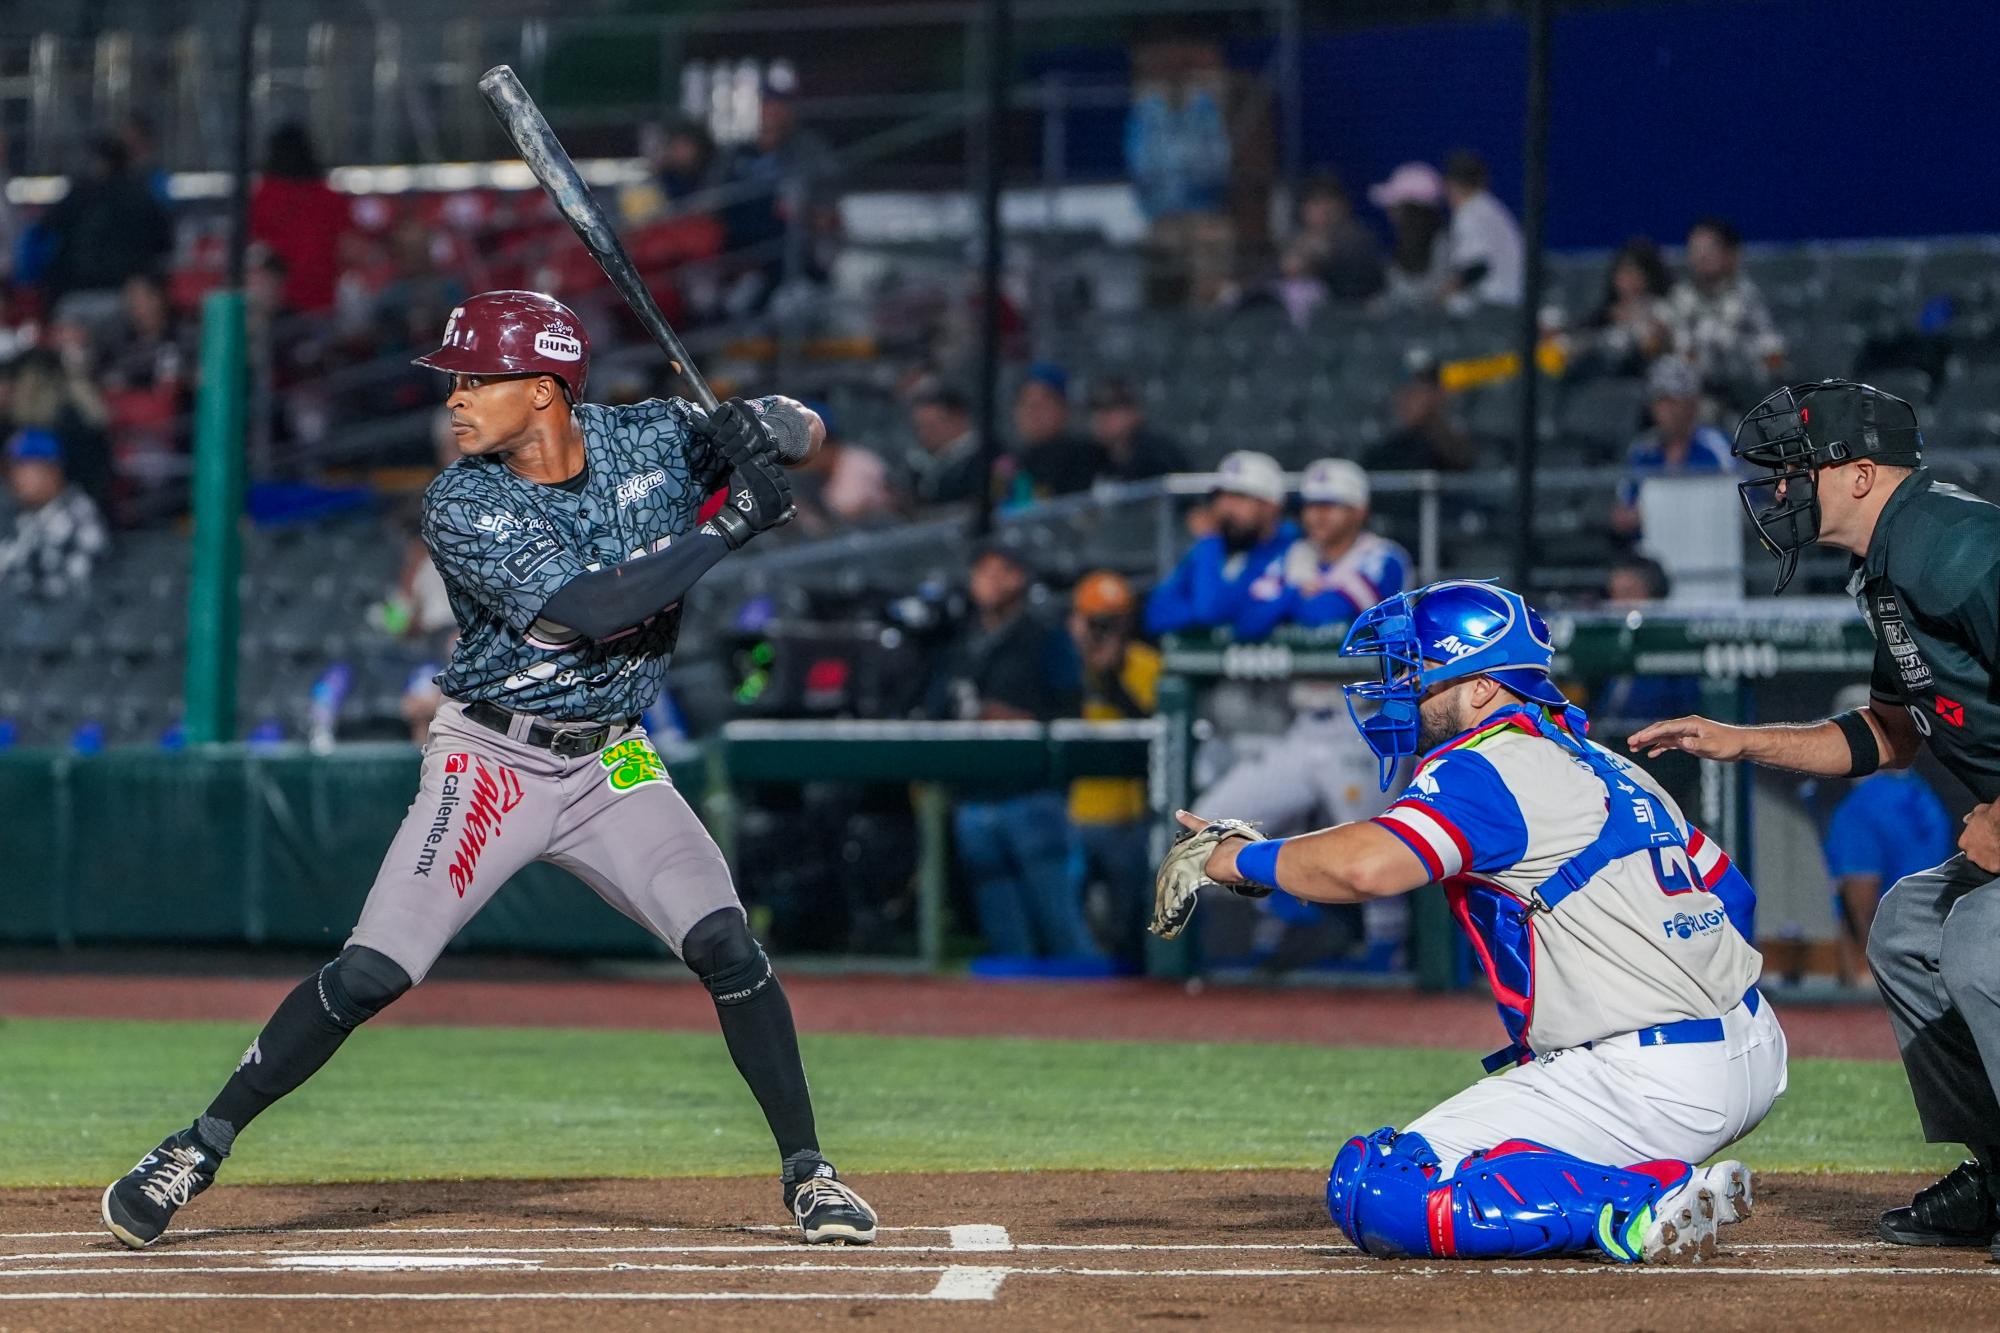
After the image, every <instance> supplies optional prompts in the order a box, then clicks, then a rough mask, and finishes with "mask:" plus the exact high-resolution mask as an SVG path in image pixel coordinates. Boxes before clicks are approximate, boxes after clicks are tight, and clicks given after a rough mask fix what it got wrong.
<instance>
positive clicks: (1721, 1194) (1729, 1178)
mask: <svg viewBox="0 0 2000 1333" xmlns="http://www.w3.org/2000/svg"><path fill="white" fill-rule="evenodd" d="M1695 1176H1696V1178H1697V1179H1699V1180H1700V1181H1701V1183H1702V1184H1704V1185H1706V1186H1708V1187H1709V1188H1710V1189H1711V1190H1713V1191H1715V1222H1716V1225H1717V1226H1729V1225H1730V1224H1732V1223H1736V1222H1747V1221H1749V1220H1750V1203H1751V1199H1750V1168H1749V1167H1747V1166H1745V1165H1743V1163H1741V1162H1737V1161H1728V1162H1717V1163H1716V1164H1715V1165H1714V1166H1704V1167H1702V1168H1700V1169H1699V1170H1698V1171H1696V1172H1695Z"/></svg>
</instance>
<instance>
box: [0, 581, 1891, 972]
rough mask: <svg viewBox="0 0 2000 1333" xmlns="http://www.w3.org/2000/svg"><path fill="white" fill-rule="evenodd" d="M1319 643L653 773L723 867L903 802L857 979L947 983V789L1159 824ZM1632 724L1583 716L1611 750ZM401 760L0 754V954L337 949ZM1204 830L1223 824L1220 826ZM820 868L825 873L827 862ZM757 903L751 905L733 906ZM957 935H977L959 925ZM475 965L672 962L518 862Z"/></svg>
mask: <svg viewBox="0 0 2000 1333" xmlns="http://www.w3.org/2000/svg"><path fill="white" fill-rule="evenodd" d="M1551 627H1552V629H1553V631H1554V634H1555V636H1556V643H1557V648H1558V656H1557V670H1558V672H1559V673H1560V675H1561V676H1562V677H1563V679H1564V680H1565V682H1566V683H1568V684H1572V685H1575V686H1576V687H1578V692H1579V694H1580V695H1581V696H1582V697H1583V698H1584V699H1585V702H1586V703H1587V704H1588V703H1590V702H1591V701H1592V700H1593V698H1594V697H1603V696H1604V682H1606V681H1608V680H1612V679H1615V678H1617V677H1619V676H1623V675H1632V674H1639V675H1647V676H1652V677H1656V678H1669V679H1679V680H1681V681H1683V682H1686V683H1687V684H1688V686H1689V688H1690V689H1691V691H1692V698H1693V699H1694V701H1695V704H1696V706H1698V707H1700V708H1701V709H1702V710H1703V711H1704V712H1707V713H1709V714H1710V715H1712V716H1716V717H1721V718H1738V719H1743V720H1788V719H1793V718H1803V717H1812V716H1823V715H1824V711H1823V710H1824V708H1825V705H1826V701H1827V699H1828V698H1829V697H1830V694H1831V692H1832V690H1833V689H1835V688H1837V687H1838V686H1839V685H1841V684H1846V683H1853V682H1856V681H1861V680H1864V679H1866V675H1867V672H1868V668H1869V665H1870V661H1871V658H1872V652H1873V647H1872V641H1871V640H1870V638H1869V635H1868V631H1867V628H1866V626H1865V625H1864V624H1863V623H1862V621H1861V619H1860V617H1859V615H1858V614H1857V613H1856V612H1855V610H1854V608H1853V606H1852V604H1851V603H1847V602H1844V601H1840V600H1835V599H1818V600H1800V601H1792V602H1782V601H1760V602H1756V603H1750V604H1746V605H1743V606H1738V607H1723V608H1713V609H1675V608H1667V607H1662V608H1656V609H1645V610H1630V611H1625V612H1619V613H1611V614H1602V613H1592V614H1581V615H1557V616H1555V617H1553V618H1552V621H1551ZM1339 639H1340V634H1339V632H1338V631H1336V630H1327V631H1302V630H1296V629H1285V630H1280V631H1279V632H1278V634H1277V635H1276V636H1274V637H1273V638H1272V639H1270V640H1268V641H1265V642H1261V643H1254V644H1239V643H1233V642H1231V641H1230V640H1229V639H1228V637H1227V635H1226V634H1217V635H1214V636H1200V637H1185V636H1183V637H1175V638H1171V639H1169V641H1168V642H1167V644H1166V651H1165V655H1166V666H1167V673H1166V675H1165V676H1164V677H1163V679H1162V682H1161V693H1160V716H1159V717H1158V718H1157V719H1156V720H1153V721H1146V722H1139V723H1126V724H1120V723H1087V722H1082V721H1075V722H1058V723H1054V724H1050V725H1047V726H1044V725H1042V724H1037V723H952V722H937V723H933V722H865V721H827V722H803V721H776V720H773V721H739V722H735V723H731V724H729V725H728V726H727V727H725V728H724V729H723V731H722V733H721V735H720V736H719V737H717V738H716V739H714V740H712V741H711V742H709V743H708V744H707V745H706V746H705V747H704V748H702V749H700V750H695V749H689V750H686V751H680V752H675V753H672V754H670V755H669V756H668V757H669V761H670V765H669V766H670V769H671V771H672V775H673V777H674V780H675V782H676V783H677V785H679V786H680V787H681V789H682V790H683V791H684V792H686V793H687V794H688V795H689V797H690V799H692V800H696V801H698V802H699V804H700V805H701V807H702V809H703V813H704V815H705V817H706V818H707V819H708V821H709V823H710V825H711V827H712V828H713V829H714V831H715V833H716V836H717V839H718V841H719V842H720V843H721V844H722V845H723V847H724V849H725V851H726V852H728V853H730V854H731V856H732V861H733V862H735V861H739V860H740V859H741V857H742V854H743V852H744V850H745V849H744V848H742V847H741V846H740V845H739V839H740V837H741V836H742V834H741V829H742V827H743V819H742V815H743V809H744V800H745V792H746V790H753V789H759V788H770V787H773V786H777V787H784V786H798V785H803V784H807V783H846V784H854V785H857V786H875V787H884V786H886V787H887V788H890V789H902V790H903V791H905V792H907V795H908V801H909V807H908V808H909V811H910V813H911V817H912V825H911V826H912V828H913V836H914V840H915V853H916V854H915V858H914V871H913V873H912V876H911V884H910V885H909V886H908V887H909V889H910V891H911V894H912V902H913V904H914V909H913V910H914V922H913V927H914V928H913V932H912V935H913V939H912V942H911V946H910V948H909V949H908V950H907V952H905V953H903V954H901V955H900V956H899V957H898V958H895V959H882V958H872V959H866V960H863V959H849V960H844V961H846V962H847V963H848V964H850V965H869V966H878V967H879V966H885V965H888V966H901V967H911V968H917V969H921V970H927V971H934V970H939V969H941V968H944V967H947V966H949V965H950V962H951V957H952V950H951V947H950V935H951V926H952V921H951V907H950V903H951V894H950V884H951V875H952V852H951V840H950V812H951V803H952V799H953V796H952V792H953V787H954V784H955V783H959V782H966V781H972V780H985V779H994V778H1023V779H1028V780H1032V781H1035V782H1042V783H1046V784H1048V785H1049V786H1052V787H1055V786H1060V785H1062V784H1064V783H1066V782H1067V781H1069V780H1070V779H1071V778H1074V777H1078V776H1086V775H1090V776H1096V775H1103V776H1123V777H1135V776H1139V775H1142V774H1143V775H1145V776H1146V778H1147V780H1148V788H1149V793H1150V798H1151V804H1152V806H1153V808H1154V810H1155V812H1156V814H1157V815H1158V816H1159V818H1158V819H1157V820H1156V828H1157V829H1158V833H1157V834H1156V837H1157V838H1158V839H1159V840H1160V842H1161V844H1162V845H1164V839H1165V837H1166V836H1167V834H1166V822H1165V812H1169V811H1171V810H1173V809H1175V808H1178V807H1182V806H1186V805H1188V804H1190V802H1191V801H1192V800H1193V796H1192V794H1191V792H1190V775H1191V772H1192V763H1193V758H1194V754H1195V749H1196V746H1197V745H1198V744H1199V743H1200V742H1201V740H1202V737H1203V731H1204V727H1205V724H1204V722H1203V720H1202V711H1203V700H1204V697H1205V696H1206V695H1207V694H1208V693H1209V691H1211V690H1212V689H1213V688H1214V687H1215V686H1216V685H1218V684H1220V683H1223V682H1234V683H1237V684H1242V685H1250V686H1267V687H1268V686H1282V684H1283V683H1285V682H1288V681H1291V680H1295V679H1299V678H1303V677H1320V678H1328V679H1335V680H1341V679H1352V678H1353V677H1354V676H1355V674H1356V669H1357V667H1358V666H1359V665H1360V664H1359V663H1356V662H1354V661H1351V660H1348V659H1343V658H1341V657H1339V655H1338V652H1337V648H1338V644H1339ZM1626 721H1627V720H1626V719H1619V718H1612V717H1604V716H1600V717H1599V718H1598V719H1597V729H1596V732H1595V734H1596V735H1598V737H1599V738H1600V739H1607V740H1612V741H1615V740H1616V739H1617V738H1618V736H1619V734H1620V730H1621V727H1623V726H1624V723H1625V722H1626ZM1652 767H1653V768H1654V771H1655V772H1657V773H1659V774H1660V776H1661V777H1662V779H1663V780H1664V781H1666V782H1667V783H1668V785H1669V786H1670V787H1671V788H1672V789H1673V790H1674V791H1675V794H1676V796H1677V797H1678V798H1679V799H1680V800H1681V802H1682V804H1683V806H1684V808H1686V809H1687V810H1688V811H1689V812H1690V814H1691V815H1692V816H1693V817H1694V818H1695V819H1696V821H1697V822H1699V823H1700V824H1701V825H1702V826H1703V827H1704V828H1706V829H1707V830H1708V831H1709V832H1710V833H1711V834H1713V835H1714V836H1715V837H1717V838H1718V839H1720V840H1721V841H1722V843H1723V845H1724V846H1725V847H1727V848H1728V849H1729V850H1730V852H1731V854H1732V855H1733V856H1735V857H1736V858H1737V859H1738V861H1739V862H1743V863H1746V864H1753V865H1756V866H1757V874H1756V878H1757V880H1758V882H1759V890H1760V895H1762V896H1763V897H1765V898H1767V899H1770V900H1772V901H1773V902H1778V903H1779V906H1780V907H1781V906H1782V904H1781V902H1779V900H1781V899H1782V898H1783V896H1784V895H1785V894H1787V893H1803V894H1810V893H1812V892H1815V891H1817V892H1819V893H1822V894H1823V893H1824V885H1823V884H1822V885H1820V886H1818V888H1817V890H1815V889H1814V887H1813V885H1811V884H1810V883H1788V882H1787V880H1788V875H1789V876H1790V877H1791V878H1793V879H1796V878H1797V877H1798V876H1799V875H1800V874H1806V875H1807V876H1808V878H1809V872H1805V871H1801V870H1799V869H1798V868H1797V867H1788V866H1787V865H1786V864H1778V865H1773V866H1768V867H1767V866H1764V865H1762V864H1760V863H1759V862H1758V860H1757V858H1758V852H1759V848H1758V838H1757V836H1756V835H1757V829H1756V827H1755V821H1754V819H1753V816H1752V811H1753V808H1756V802H1755V801H1754V800H1753V796H1752V783H1753V778H1752V775H1751V772H1750V770H1747V769H1742V768H1730V767H1726V766H1722V765H1717V764H1710V763H1696V762H1694V761H1691V760H1687V759H1685V757H1681V756H1669V757H1668V758H1667V759H1664V760H1661V761H1658V762H1657V763H1655V764H1653V765H1652ZM416 776H417V760H416V754H415V752H414V751H413V750H412V749H410V748H409V747H407V746H403V745H394V744H390V745H359V746H343V747H341V748H339V749H338V750H336V751H334V752H332V753H327V754H315V753H312V752H311V751H309V750H308V749H306V748H305V747H303V746H277V747H261V746H242V745H229V746H215V747H204V748H200V749H196V750H191V751H186V752H181V753H171V752H160V751H152V750H139V749H129V750H128V749H114V750H109V751H106V752H104V753H101V754H96V755H79V754H73V753H70V752H67V751H53V750H39V749H19V750H13V751H8V752H0V802H4V807H3V808H5V809H6V810H7V811H8V816H7V820H6V822H5V825H4V828H3V829H0V942H3V943H12V944H33V945H55V946H59V947H68V946H76V945H86V944H111V943H120V944H171V943H176V942H198V943H210V944H218V945H248V946H270V947H293V948H313V949H321V948H330V947H337V946H338V944H339V942H340V940H341V939H342V938H344V934H345V931H346V929H347V928H348V926H349V925H350V924H351V922H352V921H353V919H354V916H355V914H356V913H357V912H358V910H359V908H360V905H361V901H362V898H363V896H364V895H365V894H366V892H367V890H368V886H369V885H370V883H372V881H373V879H374V875H375V871H376V868H377V866H378V865H379V863H380V859H381V856H382V854H383V849H384V848H385V847H386V846H387V845H388V842H389V838H390V835H391V834H392V833H393V831H394V829H395V827H396V825H397V823H398V821H400V819H401V818H402V817H403V814H404V812H405V811H406V809H407V808H408V803H409V800H410V793H411V792H412V791H413V790H414V788H415V779H416ZM1203 813H1216V814H1227V813H1228V812H1227V811H1215V812H1208V811H1204V812H1203ZM829 854H830V853H829ZM746 897H747V898H749V899H750V900H751V901H752V904H753V906H754V905H755V900H756V898H757V885H755V884H754V883H753V884H749V885H746ZM1415 901H1416V913H1415V928H1414V932H1413V935H1412V938H1411V951H1410V963H1411V968H1412V971H1413V972H1414V974H1415V976H1416V979H1417V980H1418V981H1420V982H1421V983H1422V984H1423V985H1425V986H1429V987H1445V986H1450V985H1453V984H1456V983H1457V982H1458V981H1460V980H1462V979H1463V977H1464V967H1463V960H1462V959H1461V958H1459V957H1458V956H1457V954H1456V951H1455V948H1454V945H1453V942H1452V941H1453V934H1452V931H1451V930H1450V927H1449V923H1448V922H1447V921H1446V920H1445V919H1444V915H1443V912H1442V905H1441V902H1440V901H1439V895H1436V894H1420V895H1418V897H1417V899H1416V900H1415ZM958 924H959V925H960V926H961V927H963V928H964V930H965V931H966V932H970V931H971V930H973V929H974V926H975V923H972V922H969V921H967V922H960V923H958ZM460 947H461V948H463V949H468V950H483V951H501V952H533V953H553V954H567V955H584V956H619V957H640V958H645V957H654V958H657V957H660V956H662V954H663V951H662V950H661V949H660V947H659V946H658V945H657V944H656V943H655V942H653V941H652V940H651V939H650V938H648V937H647V936H645V935H644V934H643V933H642V932H640V931H639V930H638V929H637V928H636V927H634V926H632V925H631V923H629V922H627V921H625V920H624V919H623V918H621V917H619V916H617V914H615V913H614V912H612V911H611V910H610V909H609V908H606V907H605V906H604V905H603V904H602V903H600V902H599V901H598V900H597V899H596V898H595V896H594V895H592V894H590V893H588V892H585V891H584V890H582V889H581V888H580V887H579V886H577V885H576V884H574V883H573V882H571V881H570V880H569V877H568V876H567V875H564V874H562V873H561V872H559V871H556V870H555V869H553V868H552V867H548V866H533V867H530V868H529V869H528V870H526V871H524V872H523V873H522V874H521V875H520V876H518V877H517V879H516V880H515V881H514V882H513V883H511V884H510V885H509V886H508V888H507V889H506V891H504V892H503V893H501V894H500V895H498V896H497V897H496V899H495V901H494V903H493V904H492V905H491V906H489V907H488V908H487V910H486V911H485V912H483V913H482V914H481V915H480V917H479V918H478V919H477V920H476V921H475V922H474V923H473V925H472V926H471V927H470V928H469V929H468V930H467V932H466V933H465V935H464V937H463V938H462V940H461V942H460ZM1201 966H1202V964H1201V960H1200V959H1199V958H1198V957H1197V956H1196V954H1195V952H1194V948H1193V945H1192V943H1191V941H1190V940H1189V939H1185V938H1184V940H1183V941H1180V942H1176V943H1175V944H1173V945H1166V944H1161V943H1159V942H1157V941H1156V942H1154V948H1153V952H1152V954H1151V957H1150V968H1151V970H1152V971H1153V972H1155V973H1156V974H1159V975H1165V976H1177V975H1178V976H1185V975H1191V974H1194V973H1195V972H1197V971H1199V970H1200V969H1201Z"/></svg>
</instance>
